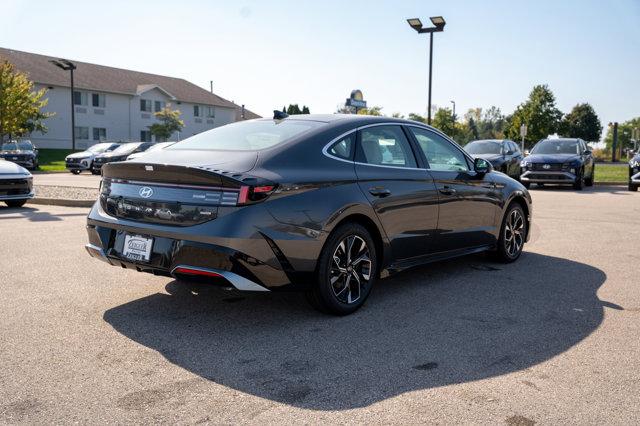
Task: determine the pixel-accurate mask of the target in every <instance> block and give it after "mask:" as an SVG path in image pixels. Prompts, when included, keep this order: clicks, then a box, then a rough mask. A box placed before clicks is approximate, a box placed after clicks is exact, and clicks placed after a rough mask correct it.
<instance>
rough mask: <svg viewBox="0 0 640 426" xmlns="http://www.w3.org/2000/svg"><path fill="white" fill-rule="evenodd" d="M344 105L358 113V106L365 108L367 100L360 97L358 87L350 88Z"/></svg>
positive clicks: (360, 93)
mask: <svg viewBox="0 0 640 426" xmlns="http://www.w3.org/2000/svg"><path fill="white" fill-rule="evenodd" d="M344 105H345V106H346V107H351V108H353V109H354V110H355V113H356V114H357V113H358V108H366V107H367V101H365V100H364V98H363V97H362V92H361V91H360V90H358V89H356V90H352V91H351V95H350V96H349V97H348V98H347V101H346V102H345V103H344Z"/></svg>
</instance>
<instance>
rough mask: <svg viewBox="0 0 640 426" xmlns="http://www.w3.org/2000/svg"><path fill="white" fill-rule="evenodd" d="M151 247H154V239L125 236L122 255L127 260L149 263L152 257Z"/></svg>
mask: <svg viewBox="0 0 640 426" xmlns="http://www.w3.org/2000/svg"><path fill="white" fill-rule="evenodd" d="M151 246H153V238H146V237H143V236H141V235H129V234H127V235H125V236H124V247H123V249H122V255H123V256H124V257H126V258H127V259H131V260H136V261H139V262H148V261H149V258H150V257H151Z"/></svg>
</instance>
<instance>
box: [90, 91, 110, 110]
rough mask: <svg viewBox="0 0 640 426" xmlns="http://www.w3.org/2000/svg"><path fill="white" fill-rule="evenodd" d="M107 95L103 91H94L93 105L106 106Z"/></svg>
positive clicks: (92, 95)
mask: <svg viewBox="0 0 640 426" xmlns="http://www.w3.org/2000/svg"><path fill="white" fill-rule="evenodd" d="M106 98H107V97H106V95H104V94H103V93H92V94H91V105H93V106H94V107H96V108H104V107H105V106H106V105H107V99H106Z"/></svg>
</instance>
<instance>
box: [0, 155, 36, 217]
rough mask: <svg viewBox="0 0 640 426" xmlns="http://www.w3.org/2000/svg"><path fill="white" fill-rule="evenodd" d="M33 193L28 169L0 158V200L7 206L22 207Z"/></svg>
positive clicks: (31, 178)
mask: <svg viewBox="0 0 640 426" xmlns="http://www.w3.org/2000/svg"><path fill="white" fill-rule="evenodd" d="M34 195H35V194H34V192H33V177H32V176H31V173H30V172H29V170H27V169H25V168H24V167H22V166H20V165H18V164H16V163H14V162H12V161H6V160H4V159H3V158H0V201H4V202H5V203H6V204H7V205H8V206H9V207H22V206H23V205H24V204H25V203H26V202H27V200H29V199H30V198H33V197H34Z"/></svg>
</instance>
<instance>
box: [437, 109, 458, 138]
mask: <svg viewBox="0 0 640 426" xmlns="http://www.w3.org/2000/svg"><path fill="white" fill-rule="evenodd" d="M455 123H456V122H455V120H454V117H453V114H452V111H451V109H450V108H439V109H438V110H437V111H436V113H435V115H434V116H433V121H432V122H431V125H432V126H433V127H435V128H436V129H438V130H440V131H441V132H442V133H444V134H445V135H447V136H449V137H453V136H454V135H455V130H456V125H455Z"/></svg>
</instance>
